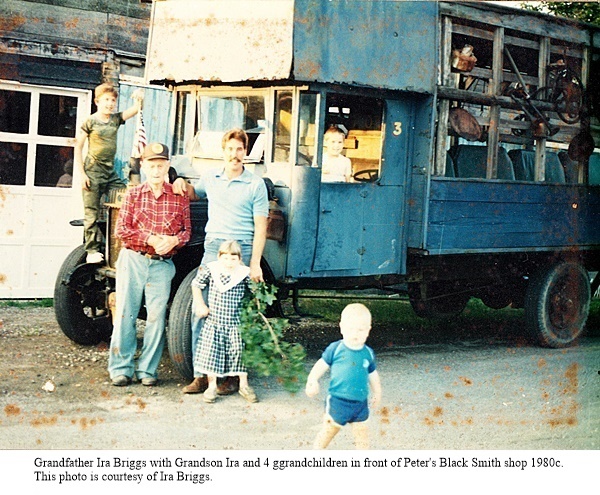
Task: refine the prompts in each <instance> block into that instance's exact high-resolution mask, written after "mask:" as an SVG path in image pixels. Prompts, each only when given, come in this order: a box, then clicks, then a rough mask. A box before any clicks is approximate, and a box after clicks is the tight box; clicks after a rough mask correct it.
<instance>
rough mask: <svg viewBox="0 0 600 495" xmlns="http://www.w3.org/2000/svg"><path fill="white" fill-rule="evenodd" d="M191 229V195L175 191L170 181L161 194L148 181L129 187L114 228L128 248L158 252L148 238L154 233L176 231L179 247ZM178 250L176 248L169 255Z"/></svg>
mask: <svg viewBox="0 0 600 495" xmlns="http://www.w3.org/2000/svg"><path fill="white" fill-rule="evenodd" d="M191 233H192V222H191V219H190V201H189V198H188V197H187V196H180V195H178V194H175V193H174V192H173V187H172V186H171V184H168V183H165V184H164V185H163V192H162V194H161V195H160V196H159V197H158V198H155V197H154V193H153V192H152V190H151V189H150V186H149V185H148V184H147V183H144V184H141V185H139V186H136V187H132V188H131V189H129V191H127V194H126V195H125V199H124V200H123V204H122V206H121V210H120V212H119V218H118V220H117V228H116V232H115V235H116V236H117V237H118V238H119V239H121V240H122V241H123V244H124V245H125V247H126V248H127V249H131V250H133V251H142V252H145V253H149V254H155V252H154V249H153V248H152V247H151V246H149V245H148V243H147V241H148V238H149V237H150V236H151V235H159V234H162V235H170V236H172V235H176V236H177V237H178V239H179V244H178V246H177V248H180V247H182V246H183V245H185V244H187V242H188V241H189V240H190V236H191ZM175 252H176V250H173V251H171V252H170V253H167V256H172V255H173V254H175Z"/></svg>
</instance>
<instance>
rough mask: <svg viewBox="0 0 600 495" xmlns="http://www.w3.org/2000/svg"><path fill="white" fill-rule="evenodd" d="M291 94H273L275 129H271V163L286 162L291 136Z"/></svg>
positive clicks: (286, 92) (281, 92)
mask: <svg viewBox="0 0 600 495" xmlns="http://www.w3.org/2000/svg"><path fill="white" fill-rule="evenodd" d="M292 101H293V100H292V92H291V91H289V90H285V91H277V92H276V94H275V116H274V119H273V120H274V122H275V127H274V129H273V150H274V151H273V161H274V162H288V161H289V159H290V149H291V148H290V146H291V136H292Z"/></svg>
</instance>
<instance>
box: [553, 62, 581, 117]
mask: <svg viewBox="0 0 600 495" xmlns="http://www.w3.org/2000/svg"><path fill="white" fill-rule="evenodd" d="M582 107H583V84H582V82H581V80H580V79H579V78H578V77H577V76H576V75H575V74H573V73H571V72H568V73H567V74H566V75H565V76H563V77H561V78H560V79H558V80H557V81H556V92H555V95H554V109H555V110H556V113H557V114H558V116H559V117H560V119H561V120H562V121H563V122H565V123H567V124H576V123H577V122H579V119H580V118H581V108H582Z"/></svg>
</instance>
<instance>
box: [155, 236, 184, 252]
mask: <svg viewBox="0 0 600 495" xmlns="http://www.w3.org/2000/svg"><path fill="white" fill-rule="evenodd" d="M148 245H150V246H152V247H153V248H154V251H155V252H156V254H158V255H160V256H162V255H164V254H167V253H169V252H170V251H172V250H173V249H175V248H176V247H177V246H178V245H179V238H178V237H177V236H176V235H151V236H150V237H149V238H148Z"/></svg>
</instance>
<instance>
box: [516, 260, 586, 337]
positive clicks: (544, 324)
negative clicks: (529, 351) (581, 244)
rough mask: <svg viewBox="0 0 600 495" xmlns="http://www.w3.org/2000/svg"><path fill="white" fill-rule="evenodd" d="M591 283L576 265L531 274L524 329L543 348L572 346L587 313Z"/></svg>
mask: <svg viewBox="0 0 600 495" xmlns="http://www.w3.org/2000/svg"><path fill="white" fill-rule="evenodd" d="M590 299H591V290H590V279H589V275H588V273H587V270H586V269H585V268H584V267H583V266H581V265H580V264H578V263H573V262H561V263H557V264H554V265H552V266H550V267H549V268H545V269H542V270H540V271H538V272H537V273H536V274H534V275H533V276H532V277H531V279H530V281H529V284H528V287H527V294H526V298H525V318H526V321H527V328H528V331H529V333H530V335H532V336H533V337H534V338H535V339H536V341H537V342H538V343H539V344H540V345H542V346H544V347H553V348H561V347H567V346H570V345H572V344H573V343H574V342H575V341H576V340H577V339H578V338H579V336H580V335H581V333H582V332H583V329H584V326H585V322H586V320H587V317H588V314H589V309H590Z"/></svg>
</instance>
